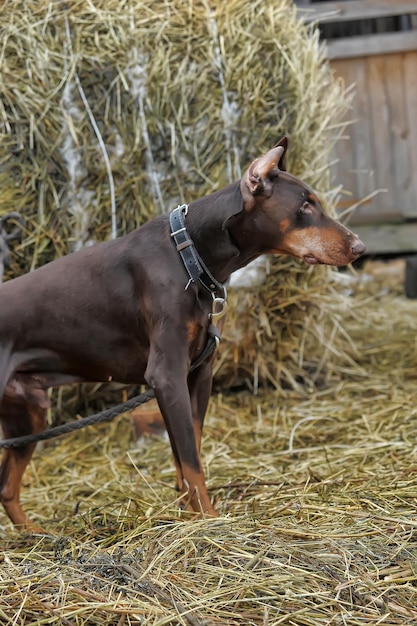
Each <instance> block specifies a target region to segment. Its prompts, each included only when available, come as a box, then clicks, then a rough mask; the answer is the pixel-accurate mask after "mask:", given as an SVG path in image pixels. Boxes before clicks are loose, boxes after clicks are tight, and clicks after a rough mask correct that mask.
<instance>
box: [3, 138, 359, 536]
mask: <svg viewBox="0 0 417 626" xmlns="http://www.w3.org/2000/svg"><path fill="white" fill-rule="evenodd" d="M286 150H287V139H286V138H285V137H284V138H282V139H281V140H280V141H279V142H278V143H277V144H276V145H275V146H274V148H272V149H271V150H269V151H268V152H266V154H264V155H262V156H260V157H259V158H257V159H255V160H254V161H253V162H252V163H251V164H250V166H249V168H248V169H247V171H246V172H245V174H244V175H243V177H242V179H241V180H240V181H238V182H236V183H233V184H230V185H228V186H227V187H225V188H223V189H221V190H220V191H217V192H215V193H213V194H210V195H208V196H205V197H203V198H200V199H198V200H196V201H194V202H192V203H191V204H190V205H189V206H187V205H183V206H182V207H178V208H177V209H175V210H174V211H173V212H172V213H171V214H170V215H161V216H158V217H156V218H155V219H153V220H151V221H150V222H148V223H146V224H144V225H143V226H141V227H140V228H137V229H136V230H134V231H133V232H131V233H130V234H128V235H126V236H123V237H120V238H119V239H115V240H111V241H108V242H103V243H99V244H97V245H95V246H93V247H90V248H85V249H83V250H80V251H78V252H74V253H71V254H68V255H67V256H65V257H63V258H60V259H56V260H54V261H52V262H51V263H48V264H47V265H45V266H43V267H41V268H39V269H37V270H35V271H34V272H31V273H29V274H25V275H23V276H21V277H19V278H15V279H13V280H10V281H8V282H6V283H3V284H2V285H1V286H0V302H1V305H0V402H1V404H0V423H1V426H2V430H3V433H4V436H5V438H9V437H17V436H20V435H25V434H28V433H37V432H40V431H41V430H43V429H44V427H45V414H46V409H47V408H48V407H49V404H50V401H49V397H48V393H47V390H48V388H50V387H56V386H58V385H63V384H69V383H81V382H87V381H89V382H96V381H103V382H106V381H109V380H113V381H118V382H121V383H128V384H129V383H132V384H135V385H138V384H145V383H147V384H148V385H149V386H150V387H151V388H153V389H154V391H155V396H156V399H157V401H158V405H159V408H160V410H161V413H162V415H163V418H164V421H165V425H166V428H167V431H168V435H169V439H170V443H171V447H172V452H173V456H174V461H175V466H176V486H177V489H178V491H179V492H180V497H181V501H182V503H183V505H184V506H185V507H187V509H188V510H190V511H194V512H196V513H201V514H205V515H208V516H215V515H217V513H216V510H215V508H214V507H213V505H212V503H211V501H210V498H209V496H208V493H207V488H206V485H205V480H204V474H203V469H202V464H201V459H200V442H201V436H202V429H203V421H204V416H205V413H206V409H207V404H208V401H209V396H210V393H211V386H212V366H213V356H210V357H208V358H207V359H206V360H205V361H204V362H203V363H202V364H201V365H200V366H199V367H198V368H196V369H195V370H193V371H192V372H191V373H190V371H189V368H190V363H191V362H192V361H193V360H194V359H195V358H196V357H198V355H199V354H201V352H202V351H203V350H204V347H205V344H206V339H207V332H208V327H209V325H210V318H211V315H212V313H213V312H214V310H215V308H216V307H217V304H216V305H215V306H214V303H218V302H220V303H223V301H224V299H225V291H224V283H225V282H226V281H227V279H228V278H229V276H230V274H231V273H232V272H234V271H235V270H237V269H238V268H241V267H243V266H245V265H247V264H248V263H250V262H251V261H252V260H254V259H255V258H257V257H258V256H259V255H261V254H280V255H289V256H291V257H295V258H298V259H303V260H304V261H305V262H306V263H308V264H310V265H312V264H316V263H322V264H328V265H335V266H344V265H347V264H348V263H350V262H352V261H354V260H355V259H357V258H358V257H359V256H360V255H362V254H363V253H364V251H365V246H364V244H363V243H362V242H361V241H360V240H359V239H358V238H357V236H356V235H354V234H353V233H352V232H351V231H350V230H348V229H347V228H345V226H343V225H342V224H340V223H339V222H337V221H335V220H333V219H331V218H330V217H329V216H327V215H326V214H325V213H324V211H323V209H322V207H321V205H320V202H319V200H318V198H317V196H316V195H315V193H314V192H313V190H312V189H311V188H310V187H308V186H307V185H306V184H305V183H304V182H302V181H301V180H299V179H298V178H296V177H295V176H292V175H291V174H289V173H287V172H286V171H285V167H284V157H285V153H286ZM220 308H221V306H220ZM34 447H35V444H28V445H26V446H24V447H20V448H13V449H5V450H4V451H3V459H2V464H1V467H0V499H1V501H2V503H3V505H4V507H5V510H6V512H7V514H8V516H9V518H10V519H11V520H12V522H14V524H15V525H16V526H17V527H20V528H29V529H30V528H33V526H31V523H30V521H29V520H28V518H27V516H26V514H25V513H24V511H23V509H22V507H21V504H20V501H19V494H20V486H21V480H22V476H23V472H24V470H25V468H26V466H27V464H28V462H29V460H30V459H31V456H32V453H33V450H34Z"/></svg>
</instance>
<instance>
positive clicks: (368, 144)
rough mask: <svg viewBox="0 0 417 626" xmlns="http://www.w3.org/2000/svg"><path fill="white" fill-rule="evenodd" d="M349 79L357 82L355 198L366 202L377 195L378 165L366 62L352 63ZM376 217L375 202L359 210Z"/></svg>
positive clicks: (354, 129) (362, 214)
mask: <svg viewBox="0 0 417 626" xmlns="http://www.w3.org/2000/svg"><path fill="white" fill-rule="evenodd" d="M349 65H350V76H351V78H352V80H354V81H355V82H356V94H355V99H354V102H353V111H352V113H353V118H354V119H355V120H356V121H355V123H354V124H353V127H352V150H353V167H354V175H355V179H356V195H357V198H358V200H363V199H364V198H366V196H368V195H369V194H370V193H371V192H373V191H375V173H374V170H375V165H374V155H373V152H372V136H371V129H370V124H369V117H370V103H369V92H368V65H367V63H366V58H364V57H359V58H356V59H350V60H349ZM374 213H377V207H375V205H374V202H373V200H367V201H366V202H365V203H364V204H362V205H361V206H360V207H359V208H358V209H357V217H359V216H366V217H368V216H372V215H373V214H374Z"/></svg>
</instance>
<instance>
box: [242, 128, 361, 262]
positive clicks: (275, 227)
mask: <svg viewBox="0 0 417 626" xmlns="http://www.w3.org/2000/svg"><path fill="white" fill-rule="evenodd" d="M287 146H288V142H287V138H286V137H283V138H282V139H280V141H279V142H278V143H277V144H276V145H275V146H274V147H273V148H272V149H271V150H269V151H268V152H267V153H266V154H264V155H262V156H260V157H259V158H257V159H255V161H253V162H252V163H251V165H250V166H249V168H248V169H247V171H246V172H245V174H244V176H243V178H242V180H241V183H240V189H241V193H242V198H243V210H244V212H245V214H246V215H247V217H248V218H249V217H250V218H251V220H250V221H251V224H252V233H251V235H252V236H253V237H254V242H253V243H254V245H255V246H259V247H261V248H262V252H264V253H273V254H284V255H288V256H292V257H295V258H298V259H304V261H306V263H309V264H311V265H313V264H316V263H322V264H326V265H336V266H343V265H347V264H348V263H351V262H352V261H355V260H356V259H357V258H358V257H360V256H361V255H362V254H363V253H364V252H365V249H366V248H365V246H364V244H363V243H362V241H361V240H360V239H359V238H358V237H357V236H356V235H355V234H354V233H353V232H351V231H350V230H349V229H348V228H346V227H345V226H343V224H341V223H340V222H337V221H335V220H333V219H332V218H331V217H329V216H328V215H326V213H325V212H324V210H323V207H322V206H321V204H320V201H319V199H318V198H317V196H316V194H315V193H314V191H313V190H312V189H311V188H310V187H309V186H308V185H307V184H306V183H304V182H303V181H302V180H300V179H299V178H297V177H295V176H292V175H291V174H289V173H288V172H286V171H285V154H286V151H287Z"/></svg>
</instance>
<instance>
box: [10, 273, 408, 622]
mask: <svg viewBox="0 0 417 626" xmlns="http://www.w3.org/2000/svg"><path fill="white" fill-rule="evenodd" d="M395 282H396V283H397V285H398V279H396V281H395ZM369 284H371V285H372V287H371V289H369ZM397 289H398V288H396V290H397ZM349 290H350V291H353V292H354V294H353V295H347V294H345V295H343V296H342V295H340V298H341V299H342V298H344V301H343V303H342V304H343V305H344V307H343V309H342V310H344V311H345V314H343V315H342V314H341V313H340V309H339V313H338V314H339V315H340V317H339V320H340V322H341V323H343V324H344V325H345V327H346V330H347V332H348V333H349V337H350V339H349V342H347V341H346V340H345V346H344V350H343V351H342V350H341V341H340V340H339V341H338V340H337V339H336V337H335V341H334V342H333V344H330V345H329V349H330V350H331V351H332V353H333V356H332V362H333V365H334V368H335V369H337V368H339V369H340V370H341V371H343V380H342V381H340V377H339V378H338V379H337V381H336V379H335V382H334V383H333V384H330V385H329V386H328V387H327V388H326V389H323V390H322V391H320V392H317V391H312V392H311V394H310V396H309V397H305V394H304V395H301V394H300V393H298V392H297V391H288V392H287V394H286V397H284V398H283V397H282V396H280V394H278V393H271V392H269V393H267V394H265V393H261V394H260V396H259V397H258V398H255V397H254V396H253V395H252V394H249V393H248V392H247V393H241V394H238V395H220V394H217V395H215V396H214V398H213V400H212V402H211V405H210V408H209V413H208V419H207V424H206V429H205V437H204V442H203V457H204V466H205V471H206V475H207V480H208V485H209V488H210V491H211V494H212V497H213V499H214V501H215V502H216V503H217V508H218V510H219V512H220V514H221V515H222V517H221V518H220V519H217V520H191V519H189V517H188V516H187V515H186V514H184V513H179V512H178V510H177V507H176V506H175V497H176V496H175V492H174V490H173V488H172V486H173V482H174V471H173V466H172V462H171V460H170V455H169V452H168V450H169V448H168V443H167V441H166V440H164V439H162V438H159V439H149V440H144V441H142V442H141V443H140V444H138V445H135V443H134V441H133V439H132V432H131V426H130V425H129V421H128V420H127V418H126V417H125V418H119V419H118V421H117V422H115V423H113V424H112V425H111V426H110V427H109V426H102V427H98V428H94V429H90V430H89V431H82V432H80V433H77V434H74V435H71V436H68V437H66V438H64V439H62V440H61V441H60V442H51V443H48V444H47V445H46V446H45V447H44V449H43V450H42V451H39V452H38V453H37V455H36V459H35V461H34V463H33V464H32V465H31V468H30V471H29V472H28V473H27V475H26V479H25V486H24V502H25V506H26V507H27V509H28V510H29V511H30V512H31V515H32V517H33V518H34V520H35V521H36V522H37V523H39V524H41V525H42V526H43V527H44V529H45V531H46V534H45V535H39V536H36V537H32V538H29V537H27V538H25V537H21V536H17V535H14V534H13V533H12V532H11V530H10V527H9V526H8V525H7V522H6V521H5V519H4V518H3V517H0V520H1V522H2V523H3V524H4V526H1V527H0V536H1V550H0V559H2V564H1V567H0V619H1V621H2V623H4V624H42V623H45V624H46V623H47V624H78V625H80V626H84V625H85V626H87V625H90V624H111V625H114V626H116V625H120V624H146V625H152V626H162V625H163V624H172V625H180V624H181V625H191V626H196V625H200V626H202V625H203V624H204V625H205V626H215V625H217V624H222V625H227V626H235V625H236V626H237V625H239V626H248V625H256V626H277V625H278V624H297V625H301V624H302V625H305V626H317V625H318V624H323V625H328V624H336V625H341V626H342V625H343V624H349V625H355V624H357V625H358V626H359V624H361V625H363V624H373V625H375V626H376V625H377V624H378V625H379V624H390V626H391V625H394V624H402V625H404V624H409V625H410V626H411V625H412V624H415V623H416V621H417V611H416V606H417V591H416V589H417V561H416V554H417V543H416V532H415V530H416V524H417V522H416V515H415V511H416V490H415V469H416V465H417V449H416V443H415V422H416V418H417V409H416V406H415V401H414V398H415V386H416V371H417V370H416V365H417V346H416V339H415V338H416V337H417V304H416V303H415V302H410V301H406V300H405V299H404V298H403V297H401V296H399V295H398V294H397V293H395V291H392V290H390V289H389V287H387V283H386V281H382V280H380V279H379V278H378V277H377V278H375V277H374V278H372V282H371V283H369V274H368V273H361V274H360V275H359V277H358V278H357V279H355V281H353V279H352V280H351V281H350V284H349ZM340 304H341V302H339V305H340ZM348 345H349V346H350V347H348ZM353 357H354V358H355V359H356V365H355V366H353V363H352V361H351V360H350V359H351V358H353Z"/></svg>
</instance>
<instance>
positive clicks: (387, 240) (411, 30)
mask: <svg viewBox="0 0 417 626" xmlns="http://www.w3.org/2000/svg"><path fill="white" fill-rule="evenodd" d="M300 2H302V3H304V4H307V2H308V0H300ZM313 15H315V16H316V17H315V18H313ZM365 18H368V20H373V21H366V20H365ZM304 19H305V20H306V21H311V20H312V19H315V20H316V21H317V20H318V21H319V23H320V24H321V25H322V30H323V33H325V34H326V37H328V39H327V41H326V43H327V50H328V56H329V58H330V60H331V63H332V66H333V67H334V69H335V72H336V74H338V75H340V76H342V77H343V78H344V80H345V83H346V85H352V84H354V85H355V91H356V93H355V97H354V100H353V108H352V111H351V114H350V115H349V118H350V119H351V120H353V121H354V123H353V124H352V125H351V126H350V127H349V130H348V134H349V136H348V137H347V136H346V137H345V138H343V139H341V140H340V141H339V142H338V145H337V147H336V154H335V157H336V159H337V160H338V163H337V164H336V165H335V167H334V172H333V175H334V180H335V182H337V183H338V184H342V186H343V188H344V193H343V195H342V197H341V201H340V205H339V207H340V210H341V211H344V210H346V209H348V208H349V207H350V206H352V205H355V204H356V203H357V202H358V201H363V199H364V198H366V197H367V196H369V195H372V194H373V193H374V192H375V191H378V190H381V192H380V193H378V194H377V195H375V196H373V197H372V198H370V199H368V200H367V201H365V202H364V203H363V204H362V205H361V206H360V207H359V208H358V209H357V210H356V211H355V213H354V214H353V215H352V218H351V221H350V223H351V224H354V225H357V226H358V228H357V230H358V231H359V232H360V233H361V234H362V232H363V233H364V235H363V236H364V237H365V238H368V239H369V240H370V246H369V247H370V249H371V251H375V252H384V251H387V252H398V251H417V0H401V1H397V0H344V1H343V0H339V1H338V2H317V3H313V4H309V5H308V10H307V12H306V13H305V14H304ZM390 29H393V30H392V31H391V32H378V31H380V30H382V31H385V30H388V31H390ZM395 29H397V30H395ZM349 32H350V33H351V34H350V36H347V34H348V33H349ZM333 33H334V35H333V37H334V38H332V34H333ZM382 190H384V191H382Z"/></svg>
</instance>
